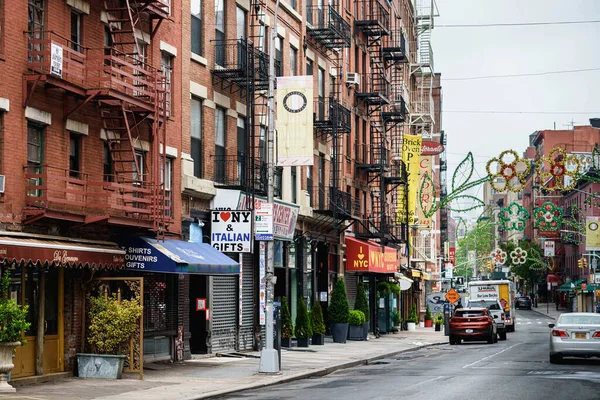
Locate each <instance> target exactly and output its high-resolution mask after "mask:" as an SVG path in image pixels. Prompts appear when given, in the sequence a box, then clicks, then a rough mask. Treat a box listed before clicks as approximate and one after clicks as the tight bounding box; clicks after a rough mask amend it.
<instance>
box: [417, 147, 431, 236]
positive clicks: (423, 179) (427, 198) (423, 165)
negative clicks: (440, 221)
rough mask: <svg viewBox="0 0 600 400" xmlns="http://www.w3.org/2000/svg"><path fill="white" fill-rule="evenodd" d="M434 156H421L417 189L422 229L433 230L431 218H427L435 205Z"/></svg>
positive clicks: (418, 211) (419, 218) (419, 221)
mask: <svg viewBox="0 0 600 400" xmlns="http://www.w3.org/2000/svg"><path fill="white" fill-rule="evenodd" d="M432 162H433V157H432V156H421V159H420V161H419V186H418V187H417V192H418V195H417V200H418V201H417V217H418V223H419V227H420V228H424V229H431V227H432V226H431V218H427V217H426V216H425V212H427V211H429V209H430V208H431V205H432V204H433V200H434V199H433V176H432V175H431V164H432Z"/></svg>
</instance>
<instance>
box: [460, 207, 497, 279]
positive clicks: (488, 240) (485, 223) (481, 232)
mask: <svg viewBox="0 0 600 400" xmlns="http://www.w3.org/2000/svg"><path fill="white" fill-rule="evenodd" d="M494 225H495V224H494V223H493V222H491V221H490V219H489V218H487V217H480V218H479V220H478V221H477V224H476V225H475V226H473V227H471V228H470V229H468V231H467V233H466V235H465V236H464V237H462V238H460V239H458V243H457V246H456V265H457V267H456V269H455V270H454V276H472V274H473V266H474V262H473V259H472V258H471V259H470V260H469V258H468V254H469V253H471V252H475V259H476V261H475V264H476V265H477V268H478V269H479V268H481V267H483V266H484V265H485V264H486V263H487V261H489V255H490V253H491V252H492V250H493V249H492V246H493V245H494V240H495V236H494Z"/></svg>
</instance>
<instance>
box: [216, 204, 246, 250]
mask: <svg viewBox="0 0 600 400" xmlns="http://www.w3.org/2000/svg"><path fill="white" fill-rule="evenodd" d="M210 220H211V224H212V233H211V235H210V243H211V246H212V247H214V248H215V249H217V250H219V251H220V252H222V253H227V252H234V253H250V252H251V251H252V211H247V210H232V211H214V210H213V211H211V219H210Z"/></svg>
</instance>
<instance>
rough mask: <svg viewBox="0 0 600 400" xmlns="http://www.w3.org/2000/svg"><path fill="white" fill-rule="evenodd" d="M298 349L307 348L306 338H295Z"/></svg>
mask: <svg viewBox="0 0 600 400" xmlns="http://www.w3.org/2000/svg"><path fill="white" fill-rule="evenodd" d="M296 340H297V341H298V347H308V338H297V339H296Z"/></svg>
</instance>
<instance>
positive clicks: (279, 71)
mask: <svg viewBox="0 0 600 400" xmlns="http://www.w3.org/2000/svg"><path fill="white" fill-rule="evenodd" d="M282 49H283V38H282V37H281V36H277V38H276V39H275V61H276V62H275V75H277V76H282V75H283V51H282Z"/></svg>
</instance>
